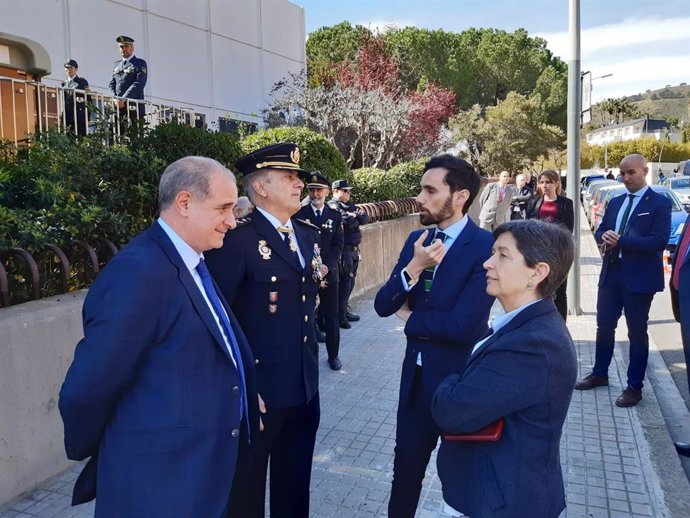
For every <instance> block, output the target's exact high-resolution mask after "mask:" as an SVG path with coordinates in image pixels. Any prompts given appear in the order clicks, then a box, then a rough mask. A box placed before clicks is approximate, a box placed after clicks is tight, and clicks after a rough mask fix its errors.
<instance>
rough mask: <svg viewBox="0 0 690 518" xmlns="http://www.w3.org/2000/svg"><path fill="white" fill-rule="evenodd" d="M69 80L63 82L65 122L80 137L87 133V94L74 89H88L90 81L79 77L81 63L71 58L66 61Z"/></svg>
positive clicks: (66, 72)
mask: <svg viewBox="0 0 690 518" xmlns="http://www.w3.org/2000/svg"><path fill="white" fill-rule="evenodd" d="M65 74H66V75H67V80H65V81H63V82H62V85H61V86H62V87H63V88H64V89H65V90H64V99H65V124H66V125H67V127H68V128H69V129H70V130H71V132H72V133H76V134H77V135H79V136H80V137H83V136H84V135H86V128H87V121H86V95H84V93H78V92H74V90H88V89H89V82H88V81H87V80H86V79H85V78H83V77H79V75H78V74H79V64H78V63H77V62H76V61H74V60H73V59H70V60H69V61H67V62H66V63H65Z"/></svg>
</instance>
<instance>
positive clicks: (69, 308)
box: [0, 291, 86, 504]
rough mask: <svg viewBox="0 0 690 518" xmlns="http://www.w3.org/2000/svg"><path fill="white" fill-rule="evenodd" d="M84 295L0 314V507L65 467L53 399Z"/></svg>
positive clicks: (69, 353)
mask: <svg viewBox="0 0 690 518" xmlns="http://www.w3.org/2000/svg"><path fill="white" fill-rule="evenodd" d="M85 295H86V292H85V291H80V292H77V293H74V294H69V295H60V296H58V297H51V298H48V299H44V300H40V301H36V302H29V303H27V304H21V305H19V306H14V307H9V308H4V309H0V504H2V503H3V502H6V501H8V500H11V499H12V498H13V497H15V496H17V495H19V494H20V493H22V492H24V491H26V490H28V489H31V488H33V487H34V486H35V485H37V484H39V483H41V482H43V481H44V480H46V479H48V478H50V477H52V476H53V475H56V474H58V473H60V472H61V471H64V470H65V469H66V468H68V467H69V465H70V461H68V460H67V458H66V457H65V454H64V447H63V443H62V436H63V431H62V421H61V420H60V415H59V412H58V409H57V399H58V392H59V390H60V385H61V384H62V381H63V379H64V377H65V373H66V372H67V367H68V366H69V363H70V361H71V360H72V354H73V351H74V346H75V344H76V343H77V341H78V340H79V339H80V338H81V336H82V329H81V306H82V302H83V300H84V297H85Z"/></svg>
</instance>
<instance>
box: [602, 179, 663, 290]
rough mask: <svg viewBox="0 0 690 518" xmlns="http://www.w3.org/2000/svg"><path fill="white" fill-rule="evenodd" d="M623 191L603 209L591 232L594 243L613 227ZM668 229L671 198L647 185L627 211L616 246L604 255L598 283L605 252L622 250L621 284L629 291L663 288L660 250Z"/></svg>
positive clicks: (605, 263)
mask: <svg viewBox="0 0 690 518" xmlns="http://www.w3.org/2000/svg"><path fill="white" fill-rule="evenodd" d="M626 196H627V194H622V195H620V196H616V197H615V198H613V199H612V200H611V201H610V202H609V205H608V207H607V208H606V212H604V217H603V219H602V220H601V225H599V228H598V229H597V231H596V232H595V234H594V237H595V238H596V240H597V243H600V244H601V242H602V241H601V236H602V235H603V234H604V232H606V231H607V230H613V231H616V228H615V227H616V218H617V216H618V211H619V210H620V209H621V206H622V205H623V201H625V197H626ZM670 232H671V200H669V199H668V198H666V196H664V195H663V194H658V193H656V192H654V191H653V190H652V189H651V188H649V189H647V192H646V193H645V194H644V196H643V197H642V199H641V200H640V202H639V203H638V204H637V207H635V210H633V211H632V212H631V213H630V216H629V217H628V223H627V225H626V226H625V228H624V229H623V232H622V233H621V237H620V239H619V240H618V246H617V247H616V248H614V249H613V250H609V251H608V252H606V254H605V255H604V261H603V265H602V268H601V275H600V276H599V286H601V285H602V284H603V283H604V281H605V280H606V274H607V272H608V267H609V255H610V254H611V253H618V251H622V260H621V262H620V267H621V268H623V278H624V282H625V288H626V289H627V290H628V291H630V292H632V293H655V292H657V291H663V290H664V271H663V263H662V253H663V251H664V249H665V248H666V245H667V244H668V237H669V234H670Z"/></svg>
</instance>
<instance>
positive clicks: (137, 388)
mask: <svg viewBox="0 0 690 518" xmlns="http://www.w3.org/2000/svg"><path fill="white" fill-rule="evenodd" d="M236 201H237V186H236V183H235V177H234V176H233V174H232V173H231V172H230V171H228V170H227V169H226V168H225V167H223V166H222V165H221V164H219V163H218V162H216V161H215V160H211V159H209V158H202V157H186V158H182V159H180V160H178V161H176V162H174V163H173V164H171V165H170V166H168V168H167V169H166V170H165V172H164V173H163V175H162V177H161V180H160V185H159V206H160V218H159V219H158V221H156V222H154V223H153V224H152V225H151V226H150V227H149V228H148V229H147V230H146V231H144V232H143V233H142V234H141V235H139V236H138V237H137V238H135V239H134V240H133V241H132V242H131V243H129V244H128V245H127V246H126V247H124V248H123V249H122V250H121V251H120V252H118V254H117V255H116V256H115V257H113V259H112V260H111V261H110V263H108V265H107V266H106V268H105V269H104V270H103V272H102V273H101V274H100V275H99V277H98V279H96V282H95V283H94V284H93V286H92V287H91V289H90V290H89V293H88V295H87V297H86V300H85V302H84V311H83V314H84V338H83V339H82V340H81V341H80V342H79V343H78V344H77V348H76V351H75V355H74V361H73V362H72V365H71V366H70V368H69V371H68V372H67V376H66V378H65V382H64V384H63V386H62V389H61V391H60V403H59V407H60V413H61V415H62V419H63V421H64V425H65V448H66V450H67V456H68V457H69V458H70V459H74V460H82V459H85V458H87V457H91V459H90V460H89V462H88V463H87V464H86V466H85V468H84V470H83V471H82V473H81V475H80V476H79V478H78V479H77V482H76V485H75V488H74V497H73V504H74V505H77V504H80V503H83V502H87V501H89V500H93V499H94V498H96V512H95V516H96V517H97V518H115V517H122V516H176V517H187V518H197V517H199V516H208V517H214V518H215V517H221V516H225V510H226V505H227V499H228V495H229V494H230V488H231V486H232V481H233V475H234V473H235V466H236V464H237V458H238V451H239V446H240V441H248V440H249V439H251V441H252V442H253V441H255V440H256V439H257V437H258V435H260V434H259V417H258V405H257V401H258V399H257V394H256V382H255V377H254V358H253V356H252V353H251V350H250V348H249V346H248V344H247V340H246V338H245V336H244V334H243V333H242V330H241V329H240V327H239V324H238V323H237V320H235V317H234V315H233V313H232V310H231V309H230V307H229V306H228V305H227V303H226V302H225V300H224V299H223V298H222V296H220V295H219V294H218V290H217V289H216V287H215V285H214V283H213V280H212V278H211V277H210V275H209V273H208V268H207V267H206V265H205V261H204V254H203V253H204V251H206V250H209V249H211V248H218V247H220V246H221V245H222V244H223V236H224V235H225V233H226V232H227V231H228V230H229V229H231V228H233V227H234V226H235V218H234V216H233V215H232V209H233V206H234V205H235V203H236ZM240 430H242V434H240Z"/></svg>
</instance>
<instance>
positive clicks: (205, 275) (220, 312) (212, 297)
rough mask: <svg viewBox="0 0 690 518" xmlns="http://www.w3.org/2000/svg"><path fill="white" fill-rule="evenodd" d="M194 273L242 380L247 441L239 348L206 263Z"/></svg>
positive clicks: (244, 393) (248, 436)
mask: <svg viewBox="0 0 690 518" xmlns="http://www.w3.org/2000/svg"><path fill="white" fill-rule="evenodd" d="M196 271H197V273H198V274H199V277H201V284H202V285H203V286H204V291H206V296H207V297H208V300H209V301H210V302H211V306H213V310H214V311H215V313H216V316H217V317H218V319H219V320H220V323H221V324H222V326H223V329H224V330H225V334H226V335H227V336H228V340H229V342H230V347H231V348H232V355H233V356H234V357H235V361H236V362H237V371H238V372H239V374H240V379H241V380H242V408H243V410H244V415H245V421H246V423H247V439H248V440H249V438H250V431H249V408H248V404H247V384H246V382H245V380H244V365H243V364H242V355H241V354H240V347H239V345H238V343H237V337H236V336H235V332H234V331H233V330H232V326H231V325H230V320H229V319H228V316H227V314H226V313H225V311H224V309H223V304H222V303H221V302H220V298H218V293H217V292H216V289H215V288H214V287H213V281H212V280H211V272H209V271H208V268H207V267H206V262H205V261H204V260H203V259H201V261H199V264H197V265H196Z"/></svg>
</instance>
